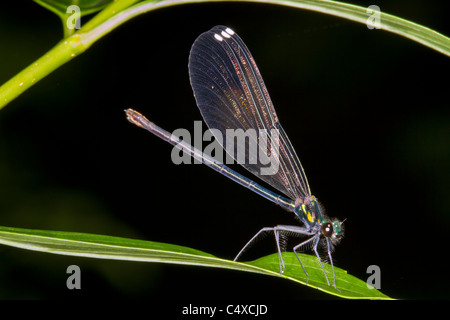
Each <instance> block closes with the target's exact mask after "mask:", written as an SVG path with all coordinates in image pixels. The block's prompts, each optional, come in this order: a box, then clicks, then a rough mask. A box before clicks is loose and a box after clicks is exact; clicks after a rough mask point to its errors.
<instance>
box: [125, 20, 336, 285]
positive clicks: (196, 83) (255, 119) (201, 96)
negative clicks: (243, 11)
mask: <svg viewBox="0 0 450 320" xmlns="http://www.w3.org/2000/svg"><path fill="white" fill-rule="evenodd" d="M189 75H190V81H191V85H192V89H193V91H194V96H195V99H196V101H197V106H198V107H199V109H200V112H201V114H202V116H203V119H204V120H205V122H206V124H207V125H208V127H209V128H210V130H211V129H215V130H211V132H212V133H213V135H214V136H215V138H216V139H217V140H218V141H219V143H220V144H221V146H222V147H223V148H224V149H225V150H227V152H228V153H229V155H230V156H231V157H233V158H234V159H237V149H236V148H226V147H225V145H224V144H225V142H224V140H223V137H224V136H226V134H227V129H228V130H229V129H235V130H237V129H242V130H244V131H245V130H248V129H255V130H261V129H262V130H265V132H267V133H268V135H269V140H268V141H269V143H268V144H270V145H271V146H275V145H276V146H277V147H278V148H272V149H275V150H276V151H275V152H276V156H277V157H276V159H277V161H278V163H277V169H278V170H276V171H275V172H272V173H271V174H265V175H263V174H260V172H261V169H262V168H263V166H264V165H263V164H262V163H261V161H256V162H255V161H253V162H252V161H247V162H245V161H244V163H240V164H241V165H242V166H243V167H245V168H246V169H247V170H249V171H250V172H251V173H253V174H254V175H256V176H257V177H258V178H260V179H261V180H263V181H264V182H266V183H267V184H269V185H270V186H272V187H273V188H275V189H276V190H278V191H279V192H281V193H283V194H284V195H285V196H287V197H284V196H281V195H278V194H276V193H274V192H272V191H270V190H268V189H266V188H264V187H262V186H261V185H259V184H257V183H255V182H254V181H252V180H250V179H249V178H246V177H244V176H243V175H241V174H239V173H237V172H235V171H233V170H232V169H230V168H229V167H227V166H225V165H224V164H222V163H220V162H218V161H216V160H215V159H214V158H212V157H210V156H209V155H206V154H204V153H203V152H202V151H200V150H198V149H196V148H194V147H192V146H191V145H190V144H188V143H186V142H184V141H182V140H180V139H178V138H177V137H175V136H173V135H172V134H171V133H169V132H167V131H165V130H164V129H162V128H160V127H158V126H157V125H155V124H154V123H152V122H150V121H148V120H147V119H146V118H145V117H144V116H142V115H141V114H140V113H138V112H136V111H134V110H132V109H128V110H126V114H127V117H128V120H129V121H130V122H132V123H134V124H136V125H138V126H140V127H142V128H144V129H147V130H148V131H150V132H151V133H153V134H155V135H156V136H158V137H159V138H161V139H163V140H165V141H167V142H169V143H171V144H172V145H174V146H175V147H177V148H178V149H180V150H182V151H183V152H185V153H187V154H189V155H190V156H192V157H193V158H195V159H197V160H199V161H201V162H203V163H204V164H206V165H207V166H209V167H211V168H213V169H214V170H216V171H218V172H219V173H221V174H223V175H224V176H226V177H228V178H230V179H232V180H234V181H235V182H237V183H239V184H241V185H243V186H245V187H247V188H249V189H250V190H252V191H254V192H256V193H257V194H259V195H261V196H263V197H265V198H266V199H269V200H270V201H272V202H274V203H276V204H277V205H279V206H281V207H283V208H284V209H286V210H288V211H291V212H294V213H295V215H296V216H297V217H298V218H299V219H300V221H301V222H302V223H303V226H290V225H277V226H275V227H266V228H262V229H261V230H260V231H259V232H258V233H257V234H256V235H255V236H254V237H253V238H251V239H250V241H249V242H248V243H247V244H246V245H245V246H244V247H243V248H242V250H241V251H240V252H239V253H238V255H237V256H236V258H235V259H234V260H235V261H236V260H237V259H238V258H239V257H240V256H241V255H242V253H243V252H244V251H245V250H246V249H247V248H248V247H249V245H250V244H252V243H253V242H254V241H255V240H256V239H257V238H258V236H260V235H261V234H263V233H267V232H273V234H274V235H275V241H276V245H277V250H278V259H279V265H280V273H283V272H284V269H285V264H284V260H283V257H282V254H281V252H282V249H283V246H282V245H281V244H280V240H281V238H282V235H299V236H309V238H308V239H307V240H306V241H303V242H301V243H300V244H298V245H296V246H294V248H293V251H294V253H295V255H296V256H297V259H298V261H299V263H300V265H301V267H302V269H303V271H304V273H305V274H306V281H307V282H308V280H309V275H308V272H307V270H306V269H305V267H304V266H303V264H302V261H301V259H300V257H299V255H298V253H299V251H300V250H301V249H303V248H306V247H311V248H312V250H313V251H314V253H315V255H316V256H317V258H318V260H319V262H320V265H321V268H322V271H323V273H324V275H325V278H326V281H327V283H328V285H330V282H329V280H328V276H327V273H326V272H325V269H324V267H323V264H322V261H321V257H320V255H319V252H318V248H319V249H320V248H325V250H326V252H327V256H328V259H329V261H330V263H331V266H332V270H333V286H334V287H335V288H337V287H336V275H335V272H334V265H333V259H332V256H331V253H332V251H333V248H334V246H335V245H336V244H337V243H338V242H339V241H340V240H341V238H342V237H343V234H344V230H343V225H342V223H343V222H340V221H339V220H337V219H333V220H331V219H329V218H328V217H327V216H326V215H325V214H324V210H323V208H322V206H321V204H320V203H319V201H318V200H317V199H316V198H315V197H314V196H313V195H311V191H310V188H309V184H308V181H307V179H306V175H305V173H304V171H303V168H302V165H301V164H300V160H299V159H298V157H297V154H296V153H295V150H294V148H293V147H292V144H291V142H290V141H289V138H288V137H287V135H286V133H285V131H284V130H283V128H282V127H281V124H280V123H279V120H278V117H277V114H276V113H275V109H274V107H273V104H272V101H271V99H270V97H269V94H268V92H267V89H266V86H265V85H264V81H263V79H262V77H261V74H260V72H259V69H258V67H257V66H256V63H255V61H254V59H253V57H252V55H251V53H250V51H249V50H248V48H247V46H246V45H245V44H244V42H243V41H242V40H241V38H240V37H239V36H238V35H237V34H236V33H235V32H234V31H233V30H231V29H230V28H228V27H225V26H216V27H214V28H212V29H211V30H209V31H207V32H205V33H203V34H201V35H200V36H199V37H198V38H197V40H196V41H195V42H194V44H193V46H192V49H191V52H190V56H189ZM274 129H275V132H276V133H277V134H276V135H274V134H271V132H274V131H273V130H274ZM219 135H221V137H219ZM219 138H220V139H219ZM265 147H267V145H265ZM259 148H263V147H262V146H261V145H259ZM246 152H247V153H246V154H247V156H246V157H245V159H246V160H249V156H248V155H249V150H248V148H247V147H246ZM263 152H266V153H267V152H268V151H267V148H265V149H264V150H263ZM271 152H272V151H271Z"/></svg>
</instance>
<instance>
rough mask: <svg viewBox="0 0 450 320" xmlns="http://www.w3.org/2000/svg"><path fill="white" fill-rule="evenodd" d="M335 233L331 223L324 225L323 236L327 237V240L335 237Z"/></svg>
mask: <svg viewBox="0 0 450 320" xmlns="http://www.w3.org/2000/svg"><path fill="white" fill-rule="evenodd" d="M333 232H334V230H333V225H332V224H331V223H329V222H327V223H324V224H323V225H322V234H323V235H324V236H325V237H327V238H329V237H331V236H332V235H333Z"/></svg>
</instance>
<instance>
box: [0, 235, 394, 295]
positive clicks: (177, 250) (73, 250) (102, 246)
mask: <svg viewBox="0 0 450 320" xmlns="http://www.w3.org/2000/svg"><path fill="white" fill-rule="evenodd" d="M0 243H1V244H4V245H8V246H13V247H18V248H22V249H28V250H34V251H42V252H47V253H54V254H62V255H72V256H81V257H90V258H97V259H114V260H129V261H143V262H162V263H173V264H185V265H193V266H203V267H215V268H224V269H233V270H238V271H246V272H254V273H260V274H265V275H270V276H275V277H280V278H284V279H288V280H292V281H295V282H298V283H301V284H306V277H305V274H304V272H303V271H302V269H301V267H300V266H299V264H298V261H297V259H296V257H295V255H294V254H293V253H284V254H283V257H284V259H285V265H286V269H285V272H284V274H283V275H280V273H279V265H278V256H277V254H271V255H269V256H266V257H263V258H260V259H257V260H255V261H251V262H246V263H243V262H235V261H231V260H226V259H221V258H217V257H215V256H213V255H211V254H209V253H205V252H202V251H199V250H195V249H191V248H187V247H182V246H177V245H173V244H167V243H159V242H151V241H143V240H135V239H127V238H120V237H111V236H104V235H95V234H87V233H74V232H62V231H47V230H33V229H21V228H10V227H0ZM301 259H302V262H303V264H304V266H305V268H306V269H307V270H308V273H309V282H308V284H307V285H308V286H310V287H313V288H317V289H319V290H321V291H324V292H326V293H329V294H332V295H335V296H338V297H342V298H348V299H390V298H389V297H388V296H386V295H384V294H382V293H381V292H380V291H378V290H376V289H369V288H368V287H367V285H366V283H365V282H364V281H362V280H359V279H357V278H355V277H353V276H351V275H348V274H347V272H346V271H344V270H342V269H339V268H337V267H335V272H336V279H337V280H336V281H337V287H338V288H339V290H340V291H338V290H336V289H335V288H333V287H330V286H328V284H327V283H326V280H325V277H324V275H323V273H322V270H321V268H320V265H319V264H318V263H317V260H316V259H315V258H314V257H312V256H309V255H304V254H302V255H301ZM325 269H326V271H327V273H328V274H329V277H330V275H331V274H332V273H331V272H332V271H331V266H330V265H327V264H325Z"/></svg>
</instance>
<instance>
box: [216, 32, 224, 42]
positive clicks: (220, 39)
mask: <svg viewBox="0 0 450 320" xmlns="http://www.w3.org/2000/svg"><path fill="white" fill-rule="evenodd" d="M214 38H216V40H218V41H223V38H222V37H221V36H220V35H218V34H217V33H216V34H214Z"/></svg>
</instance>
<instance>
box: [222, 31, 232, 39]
mask: <svg viewBox="0 0 450 320" xmlns="http://www.w3.org/2000/svg"><path fill="white" fill-rule="evenodd" d="M220 34H221V35H222V37H224V38H227V39H229V38H231V36H230V35H229V34H228V33H226V32H225V31H222V32H221V33H220Z"/></svg>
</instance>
